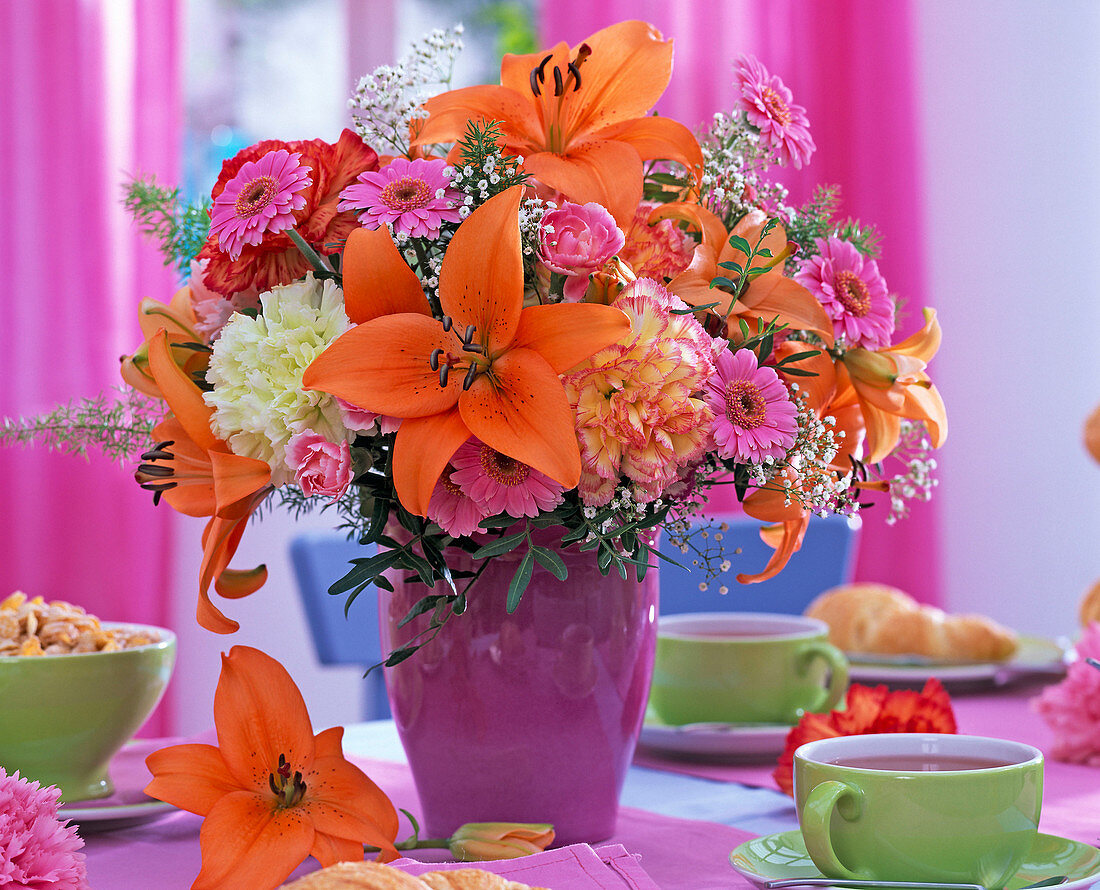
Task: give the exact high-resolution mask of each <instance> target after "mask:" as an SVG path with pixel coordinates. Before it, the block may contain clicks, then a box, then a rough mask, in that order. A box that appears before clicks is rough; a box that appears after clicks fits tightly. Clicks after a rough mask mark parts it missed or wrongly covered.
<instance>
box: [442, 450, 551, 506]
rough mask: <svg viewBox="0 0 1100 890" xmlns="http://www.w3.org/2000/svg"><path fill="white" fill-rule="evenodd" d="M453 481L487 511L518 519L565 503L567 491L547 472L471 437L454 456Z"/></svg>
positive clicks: (452, 459) (452, 460)
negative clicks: (542, 471) (564, 495)
mask: <svg viewBox="0 0 1100 890" xmlns="http://www.w3.org/2000/svg"><path fill="white" fill-rule="evenodd" d="M451 464H452V466H454V472H453V473H451V481H452V482H454V483H455V484H456V485H458V486H459V488H461V489H462V490H463V491H464V492H465V493H466V494H468V495H469V496H470V497H471V498H473V500H474V501H475V502H476V503H477V504H478V506H479V507H481V509H482V510H485V511H486V514H485V515H487V516H494V515H496V514H497V513H507V514H508V515H509V516H515V517H516V518H517V519H518V518H519V517H521V516H538V515H539V513H541V512H542V511H543V510H553V509H554V508H555V507H556V506H557V505H558V504H560V503H561V502H562V492H563V491H564V490H565V489H564V488H563V487H562V486H561V485H560V484H558V483H557V482H555V481H554V480H553V479H551V478H550V477H549V476H547V475H545V474H544V473H540V472H539V471H538V470H535V469H533V468H531V467H529V466H527V464H525V463H522V462H520V461H518V460H515V459H513V458H511V457H508V455H506V454H501V453H500V452H499V451H496V450H494V449H492V448H490V447H489V446H488V445H486V444H485V443H484V442H480V441H478V440H477V439H474V438H470V439H468V440H467V441H466V443H465V444H464V445H463V446H462V447H461V448H459V449H458V451H456V452H455V453H454V457H452V458H451Z"/></svg>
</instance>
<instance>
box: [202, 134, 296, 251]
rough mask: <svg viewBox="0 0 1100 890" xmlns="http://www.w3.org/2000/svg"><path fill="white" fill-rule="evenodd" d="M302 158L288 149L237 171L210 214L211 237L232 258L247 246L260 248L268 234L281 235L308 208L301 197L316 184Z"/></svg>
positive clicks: (271, 154) (270, 154) (265, 156)
mask: <svg viewBox="0 0 1100 890" xmlns="http://www.w3.org/2000/svg"><path fill="white" fill-rule="evenodd" d="M301 160H302V155H301V154H300V153H298V152H295V153H294V154H291V153H290V152H288V151H287V150H286V149H285V148H280V149H278V150H277V151H269V152H268V153H267V154H265V155H264V156H263V157H262V158H260V159H259V160H258V161H250V162H248V163H247V164H245V165H244V166H242V167H241V169H240V170H239V171H237V175H236V176H234V177H233V178H232V179H231V180H229V182H227V183H226V185H225V188H224V189H223V190H222V192H221V194H219V195H218V196H217V197H216V198H215V199H214V206H213V208H212V209H211V211H210V234H212V235H217V236H218V246H219V247H220V248H221V249H222V250H223V251H224V252H225V253H228V254H229V256H230V258H231V259H234V260H235V259H237V258H238V257H239V256H240V255H241V248H242V247H243V246H244V245H245V244H252V245H256V244H259V243H260V241H262V240H263V236H264V232H281V231H283V229H288V228H290V227H291V226H292V225H294V211H296V210H301V209H302V208H303V207H305V206H306V199H305V196H304V195H299V194H297V193H298V192H300V191H301V190H302V189H304V188H306V187H307V186H310V185H313V180H312V179H311V178H310V175H309V167H308V166H306V165H304V164H302V163H301Z"/></svg>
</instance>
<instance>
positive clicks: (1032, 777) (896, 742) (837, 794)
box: [794, 733, 1043, 887]
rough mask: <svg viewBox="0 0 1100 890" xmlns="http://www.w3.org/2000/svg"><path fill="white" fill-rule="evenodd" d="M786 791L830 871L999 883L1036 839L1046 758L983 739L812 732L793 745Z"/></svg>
mask: <svg viewBox="0 0 1100 890" xmlns="http://www.w3.org/2000/svg"><path fill="white" fill-rule="evenodd" d="M794 796H795V805H796V806H797V809H798V821H799V825H800V827H801V830H802V837H803V839H804V840H805V841H806V851H807V852H808V853H809V854H810V858H811V859H812V860H813V861H814V865H816V866H817V867H818V869H820V870H821V873H822V874H823V875H825V876H826V877H829V878H848V879H854V880H869V881H942V882H950V883H975V884H981V885H983V886H986V887H1003V886H1005V884H1006V883H1007V882H1008V880H1009V878H1011V877H1012V876H1013V875H1015V874H1016V872H1017V871H1018V870H1019V868H1020V865H1021V863H1022V862H1023V860H1024V857H1025V856H1026V855H1027V854H1028V851H1029V850H1030V849H1031V847H1032V844H1033V843H1034V842H1035V835H1036V831H1037V828H1038V825H1039V809H1040V806H1041V804H1042V797H1043V755H1042V753H1041V752H1040V751H1039V750H1038V749H1037V748H1033V747H1032V746H1031V745H1025V744H1022V743H1020V742H1010V741H1005V740H1003V739H991V738H982V737H980V736H966V735H935V734H929V733H880V734H875V735H855V736H843V737H840V738H831V739H820V740H818V741H816V742H809V743H808V744H805V745H802V746H801V747H799V748H798V749H797V750H796V751H795V753H794Z"/></svg>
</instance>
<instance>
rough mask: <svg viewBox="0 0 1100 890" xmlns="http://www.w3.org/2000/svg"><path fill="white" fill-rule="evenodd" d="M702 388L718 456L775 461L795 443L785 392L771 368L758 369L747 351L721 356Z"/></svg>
mask: <svg viewBox="0 0 1100 890" xmlns="http://www.w3.org/2000/svg"><path fill="white" fill-rule="evenodd" d="M716 364H717V370H716V371H715V373H714V374H713V375H712V376H711V378H710V379H709V380H708V381H707V383H706V386H705V387H704V393H705V395H706V400H707V405H708V407H709V408H710V409H711V410H712V411H713V412H714V424H713V426H712V427H711V432H712V434H713V437H714V443H715V445H716V446H717V450H718V454H719V455H720V456H721V457H723V458H727V459H729V458H732V459H734V460H737V461H749V462H751V463H760V462H761V461H763V460H764V458H766V457H772V458H776V459H780V458H782V457H784V456H785V455H786V453H787V449H788V448H790V447H791V445H793V444H794V439H795V431H796V429H797V426H798V424H797V421H796V419H795V407H794V403H793V402H792V401H791V397H790V394H789V393H788V392H787V388H786V387H785V386H784V385H783V384H782V382H781V381H780V380H779V375H778V374H776V373H775V371H774V370H773V369H772V368H767V367H758V366H757V363H756V355H755V353H753V351H752V350H751V349H739V350H737V351H736V352H729V351H728V350H727V351H725V352H723V353H722V354H721V355H720V356H719V357H718V361H717V363H716Z"/></svg>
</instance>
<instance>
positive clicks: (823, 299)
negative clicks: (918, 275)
mask: <svg viewBox="0 0 1100 890" xmlns="http://www.w3.org/2000/svg"><path fill="white" fill-rule="evenodd" d="M814 243H815V244H816V245H817V255H816V256H812V257H810V258H809V259H808V260H806V261H805V262H804V263H803V264H802V267H801V268H800V269H799V270H798V273H797V274H796V275H795V276H794V280H795V281H797V282H798V283H799V284H801V285H802V286H803V287H805V288H806V289H807V290H809V291H810V292H811V293H812V294H813V295H814V296H815V297H817V299H818V301H819V302H820V303H821V305H822V306H824V307H825V311H826V312H828V313H829V317H830V318H831V319H832V320H833V333H834V334H835V335H836V336H837V337H838V338H839V337H844V338H845V340H847V341H848V345H849V346H862V347H863V348H864V349H883V348H885V347H887V346H889V345H890V338H891V337H892V336H893V333H894V302H893V300H891V299H890V293H889V291H887V289H886V281H885V279H883V277H882V275H881V274H880V273H879V270H878V263H876V262H875V261H874V260H872V259H869V258H867V257H865V256H864V255H863V254H862V253H860V252H859V250H857V249H856V246H855V245H854V244H852V243H851V242H849V241H843V240H841V239H840V238H829V239H828V240H825V239H823V238H817V239H815V242H814Z"/></svg>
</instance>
